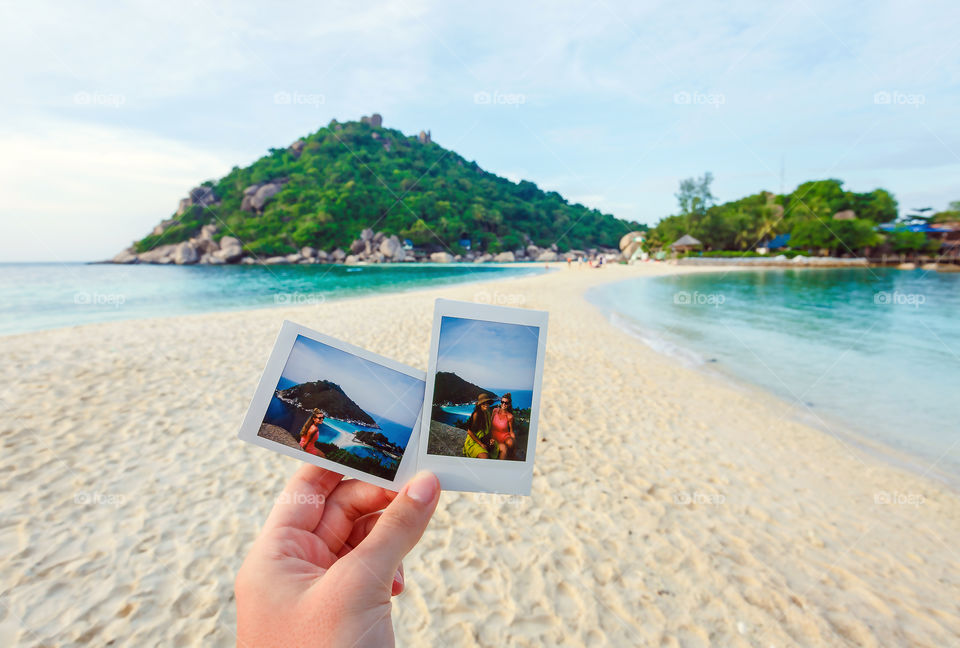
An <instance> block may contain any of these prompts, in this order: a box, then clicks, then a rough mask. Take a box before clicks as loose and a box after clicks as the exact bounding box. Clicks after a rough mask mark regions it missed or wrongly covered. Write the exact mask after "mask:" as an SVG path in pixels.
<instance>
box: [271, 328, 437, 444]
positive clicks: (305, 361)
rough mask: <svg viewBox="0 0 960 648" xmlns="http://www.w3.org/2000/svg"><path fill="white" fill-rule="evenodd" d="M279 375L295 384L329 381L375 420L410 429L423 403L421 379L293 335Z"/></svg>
mask: <svg viewBox="0 0 960 648" xmlns="http://www.w3.org/2000/svg"><path fill="white" fill-rule="evenodd" d="M281 377H282V378H286V379H288V380H292V381H294V382H295V383H297V384H300V383H305V382H312V381H315V380H329V381H330V382H333V383H336V384H338V385H340V388H341V389H343V391H344V393H345V394H346V395H347V396H349V397H350V398H351V399H352V400H353V402H355V403H356V404H357V405H359V406H360V408H361V409H362V410H363V411H365V412H366V413H367V414H370V415H371V416H373V417H374V418H375V419H378V420H379V419H381V418H387V419H389V420H391V421H394V422H396V423H399V424H401V425H403V426H406V427H410V428H412V427H413V426H414V424H415V423H416V422H417V416H419V414H420V408H421V407H422V406H423V381H422V380H417V379H416V378H414V377H412V376H408V375H406V374H404V373H400V372H399V371H394V370H393V369H389V368H387V367H384V366H382V365H379V364H377V363H375V362H371V361H369V360H366V359H364V358H361V357H359V356H355V355H352V354H350V353H347V352H345V351H341V350H340V349H335V348H333V347H331V346H328V345H326V344H323V343H322V342H317V341H316V340H311V339H310V338H306V337H303V336H302V335H300V336H297V341H296V342H295V343H294V345H293V349H292V350H291V351H290V356H289V357H288V358H287V363H286V365H284V367H283V373H282V374H281Z"/></svg>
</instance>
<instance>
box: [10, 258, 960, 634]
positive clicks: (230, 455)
mask: <svg viewBox="0 0 960 648" xmlns="http://www.w3.org/2000/svg"><path fill="white" fill-rule="evenodd" d="M675 270H676V269H675V268H668V267H664V266H659V267H654V266H644V267H629V268H628V267H619V266H608V267H606V268H604V269H602V270H598V271H594V270H588V269H583V270H577V269H573V270H567V269H566V268H562V269H561V271H560V272H558V273H556V274H554V275H551V276H546V277H537V278H527V279H518V280H509V281H500V282H497V283H485V284H475V285H467V286H454V287H449V288H443V289H439V290H431V291H425V292H419V293H413V294H405V295H393V296H382V297H374V298H366V299H358V300H351V301H343V302H339V303H328V304H326V305H322V306H310V307H303V308H297V309H286V310H285V309H270V310H260V311H253V312H247V313H223V314H213V315H200V316H191V317H178V318H171V319H157V320H146V321H132V322H120V323H110V324H97V325H92V326H86V327H82V328H75V329H67V330H58V331H49V332H41V333H32V334H28V335H19V336H12V337H5V338H0V357H2V358H3V362H2V363H0V372H2V376H3V380H2V388H0V398H2V402H0V407H2V408H3V412H4V415H3V417H2V423H0V440H2V451H0V493H2V500H0V501H2V503H3V508H2V516H0V591H2V598H0V644H2V645H15V644H18V645H19V644H25V645H63V644H71V643H82V642H90V643H92V644H94V645H107V644H108V643H109V642H112V641H115V642H116V645H135V646H148V645H156V644H163V645H184V644H187V643H202V644H204V645H214V646H218V645H220V646H228V645H233V643H234V642H235V636H234V635H233V628H234V615H235V611H234V605H233V600H232V583H233V578H234V574H235V573H236V570H237V568H238V567H239V565H240V562H241V560H242V558H243V555H244V553H245V551H246V550H247V548H248V547H249V545H250V543H251V541H252V540H253V538H254V535H255V534H256V532H257V530H258V529H259V526H260V524H261V523H262V521H263V519H264V517H265V516H266V514H267V511H268V510H269V508H270V506H271V503H272V498H273V497H275V496H276V495H277V494H278V493H279V492H280V489H281V487H282V485H283V483H284V481H285V480H286V478H287V477H288V476H289V475H290V474H291V473H292V472H293V470H294V469H295V468H296V466H297V465H298V464H297V462H295V461H292V460H290V459H286V458H282V457H279V456H277V455H274V454H273V453H270V452H268V451H265V450H261V449H259V448H256V447H253V446H249V445H247V444H244V443H242V442H240V441H237V440H236V438H235V437H236V432H237V426H238V424H239V421H240V418H241V416H242V414H243V412H244V411H245V408H246V406H247V402H248V399H249V398H250V396H251V395H252V393H253V389H254V386H255V384H256V381H257V378H258V376H259V373H260V370H261V368H262V366H263V363H264V362H265V360H266V358H267V355H268V352H269V350H270V347H271V345H272V343H273V339H274V336H275V334H276V332H277V330H278V328H279V325H280V321H281V320H282V319H283V318H289V319H293V320H295V321H298V322H301V323H303V324H306V325H308V326H311V327H314V328H316V329H319V330H321V331H324V332H326V333H329V334H331V335H334V336H336V337H340V338H343V339H345V340H348V341H350V342H352V343H354V344H358V345H360V346H363V347H366V348H369V349H371V350H373V351H376V352H379V353H382V354H386V355H389V356H393V357H395V358H397V359H398V360H400V361H402V362H405V363H408V364H411V365H413V366H416V367H421V368H425V367H426V362H427V347H428V338H429V334H430V326H429V324H430V318H431V316H432V310H433V306H432V303H433V299H434V298H435V297H437V296H445V297H450V298H455V299H467V300H470V299H474V298H475V297H477V296H479V297H480V298H484V297H485V296H494V299H500V300H510V301H523V302H524V304H525V305H526V306H529V307H533V308H543V309H548V310H550V312H551V320H550V338H549V342H548V357H547V360H546V371H545V381H544V395H543V403H544V406H543V412H542V418H541V427H540V431H539V436H540V442H539V443H538V456H537V471H536V477H535V479H534V487H533V497H531V498H509V497H502V496H489V495H488V496H484V495H464V494H458V493H447V494H445V495H444V496H443V499H442V500H441V504H440V508H439V509H438V512H437V515H436V517H435V519H434V521H433V522H432V524H431V526H430V528H429V530H428V531H427V534H426V536H425V537H424V540H423V542H422V543H421V544H420V546H419V547H418V548H417V549H415V550H414V553H413V554H411V556H409V557H408V559H407V561H406V573H407V587H408V590H407V592H406V593H405V594H404V595H403V596H402V597H400V598H399V599H398V601H397V603H396V605H395V612H394V617H395V625H396V629H397V634H398V637H399V640H400V644H401V645H411V646H472V645H491V646H504V645H521V646H541V645H590V646H604V645H610V646H625V645H651V646H700V645H704V646H705V645H711V644H712V645H718V646H793V645H799V646H812V645H841V646H854V645H857V646H861V645H862V646H874V645H888V646H889V645H914V646H935V647H938V648H939V647H942V646H949V645H957V644H960V547H958V545H957V539H958V538H960V500H958V497H957V495H956V494H955V493H954V492H952V491H948V490H947V489H945V488H943V487H941V486H939V485H938V484H936V483H935V482H933V481H931V480H929V479H924V478H920V477H918V476H914V475H912V474H908V473H906V472H904V471H902V470H900V469H897V468H894V467H891V466H889V465H887V464H885V463H882V462H880V461H879V460H876V459H874V458H872V457H870V456H867V455H866V454H864V453H863V452H860V451H858V450H856V449H855V448H853V447H851V446H849V445H846V444H844V443H842V442H840V441H838V440H837V439H835V438H834V437H832V436H830V435H828V434H825V433H823V432H820V431H818V430H814V429H812V428H809V427H806V426H804V425H802V424H800V423H798V422H794V421H792V420H790V419H784V418H783V416H784V413H785V411H787V408H785V407H784V405H783V404H782V403H781V402H779V401H776V400H775V399H773V398H772V397H767V396H765V395H762V394H760V393H758V392H757V391H756V390H751V389H747V388H736V387H734V386H732V385H730V384H727V383H725V382H723V381H721V380H720V379H717V378H715V377H711V376H709V375H706V374H702V373H698V372H696V371H693V370H690V369H687V368H684V367H682V366H680V365H679V364H678V363H676V362H674V361H673V360H671V359H670V358H667V357H664V356H660V355H658V354H656V353H655V352H653V351H651V350H649V349H648V348H646V347H645V346H644V345H643V344H641V343H640V342H638V341H636V340H634V339H632V338H630V337H629V336H627V335H626V334H624V333H621V332H620V331H618V330H617V329H615V328H613V327H612V326H611V325H609V324H608V323H607V322H606V321H605V319H604V318H603V316H602V315H601V314H600V313H599V311H597V310H595V309H594V308H593V307H591V306H589V305H588V304H587V303H586V302H585V301H584V300H583V298H582V292H583V290H584V288H586V287H587V286H588V285H591V284H595V283H598V282H600V281H604V280H611V279H615V278H626V277H630V276H640V275H648V274H654V273H659V272H666V271H675ZM884 493H888V494H890V495H889V497H890V498H891V499H893V500H897V501H899V503H890V504H888V503H884V501H883V499H884V497H885V496H884ZM878 498H879V500H880V501H878ZM920 498H922V503H921V502H920Z"/></svg>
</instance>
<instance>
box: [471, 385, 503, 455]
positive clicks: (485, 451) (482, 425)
mask: <svg viewBox="0 0 960 648" xmlns="http://www.w3.org/2000/svg"><path fill="white" fill-rule="evenodd" d="M492 402H493V397H492V396H491V395H490V394H480V396H478V397H477V404H476V405H474V407H473V413H471V414H470V418H468V419H467V438H466V439H464V441H463V456H464V457H473V458H474V459H490V458H491V455H493V457H492V458H493V459H496V458H497V455H495V454H494V451H497V450H498V449H499V447H498V445H497V440H496V439H494V438H493V437H492V436H490V430H491V428H492V427H493V412H491V411H490V403H492Z"/></svg>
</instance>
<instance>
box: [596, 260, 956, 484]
mask: <svg viewBox="0 0 960 648" xmlns="http://www.w3.org/2000/svg"><path fill="white" fill-rule="evenodd" d="M693 265H694V264H691V265H690V266H687V267H693ZM863 267H865V266H863ZM768 269H773V270H776V269H778V268H777V267H776V266H755V267H749V266H739V267H720V266H714V267H712V268H711V269H710V271H712V272H715V273H716V272H722V273H724V274H727V273H731V272H762V271H765V270H768ZM779 269H782V268H779ZM802 269H803V271H804V272H811V271H817V270H824V269H829V267H817V266H807V267H803V268H802ZM669 274H670V273H667V274H663V275H659V276H660V277H665V276H669ZM634 280H635V278H628V279H623V280H622V281H623V282H630V281H634ZM612 283H619V281H617V282H612ZM599 287H600V286H595V287H594V288H591V289H588V290H587V291H586V292H585V293H584V298H585V300H586V301H587V302H588V303H590V305H591V306H593V307H594V308H596V309H598V310H599V311H600V312H602V313H603V314H604V317H605V318H606V319H607V320H608V322H609V323H610V325H611V326H613V327H614V328H616V329H617V330H619V331H621V332H623V333H624V334H626V335H629V336H630V337H633V338H635V339H637V340H640V341H641V342H642V343H643V344H644V345H645V346H647V347H648V348H650V349H651V350H652V351H654V352H655V353H657V354H659V355H662V356H664V357H666V358H669V359H670V360H672V361H674V362H678V363H680V364H682V365H683V366H684V367H686V368H688V369H690V370H691V371H696V372H699V373H701V374H703V375H706V376H710V377H712V378H714V379H716V380H718V381H721V382H723V383H724V384H725V385H726V386H728V387H730V388H732V389H735V390H738V391H740V392H743V393H745V394H747V395H749V396H750V397H752V398H757V399H764V400H765V401H768V402H769V404H770V406H771V407H785V408H788V409H790V410H791V411H793V412H794V413H793V414H791V418H792V419H793V420H795V421H797V422H798V423H801V424H803V425H806V426H808V427H811V428H814V429H817V430H819V431H821V432H822V433H823V434H826V435H828V436H832V437H835V438H836V439H837V440H838V441H840V442H841V443H844V444H850V445H853V446H856V448H857V449H858V450H861V451H863V452H865V453H867V454H868V455H870V456H872V457H873V458H875V459H876V460H878V461H881V462H884V463H886V464H888V465H891V466H894V467H896V468H899V469H902V470H906V471H908V472H910V473H912V474H914V475H916V476H918V477H920V478H928V479H933V480H935V481H937V482H938V483H940V484H941V485H943V486H946V487H948V488H950V489H951V490H952V491H953V492H955V493H957V494H958V495H960V475H957V474H953V473H950V472H946V471H944V470H940V469H938V468H937V464H939V462H940V461H941V460H942V457H940V458H939V459H937V458H931V457H929V456H925V455H924V454H922V453H920V452H918V451H915V450H911V449H910V448H905V447H896V446H894V445H892V444H891V443H888V442H886V441H884V440H882V439H876V438H872V437H871V436H870V433H869V431H868V430H866V429H862V428H858V427H856V426H855V425H852V424H851V423H850V422H849V421H846V420H842V419H841V418H840V417H839V416H838V415H837V414H835V413H828V412H823V411H819V410H818V411H817V412H816V413H804V412H802V411H799V410H797V408H796V407H795V404H793V403H791V402H790V401H789V399H788V398H786V397H785V396H784V395H781V394H777V393H775V392H774V391H772V390H770V389H768V388H766V387H764V386H763V385H762V384H760V383H758V382H753V381H751V380H749V379H747V378H745V377H743V376H740V375H737V374H736V373H735V372H733V371H730V370H724V369H722V368H720V367H718V366H716V365H711V364H709V362H710V361H708V360H706V359H704V358H703V357H702V356H700V354H699V353H698V352H697V351H695V350H693V349H691V348H688V347H686V346H683V345H682V344H675V343H673V342H672V341H668V340H666V339H665V338H659V337H656V338H655V339H651V338H650V336H648V335H647V330H646V329H643V330H641V327H640V326H639V323H636V322H635V321H634V320H632V319H631V318H630V317H629V316H628V315H624V314H622V313H620V312H619V311H617V310H616V309H615V308H614V307H612V306H611V305H609V304H606V303H604V302H603V299H602V298H601V297H597V296H594V295H592V294H591V293H592V292H593V291H594V289H595V288H599ZM655 335H656V334H655V333H654V336H655Z"/></svg>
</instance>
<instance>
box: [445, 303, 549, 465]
mask: <svg viewBox="0 0 960 648" xmlns="http://www.w3.org/2000/svg"><path fill="white" fill-rule="evenodd" d="M539 336H540V329H539V328H538V327H536V326H525V325H521V324H510V323H506V322H491V321H485V320H478V319H468V318H461V317H449V316H444V317H443V318H442V319H441V323H440V336H439V342H438V347H437V373H436V376H435V379H434V386H433V401H432V408H431V415H430V435H429V438H428V441H427V454H432V455H440V456H448V457H465V458H473V459H495V460H502V461H504V460H505V461H525V460H526V458H527V446H528V440H529V436H530V413H531V407H532V405H533V395H534V377H535V374H536V368H537V347H538V343H539Z"/></svg>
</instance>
